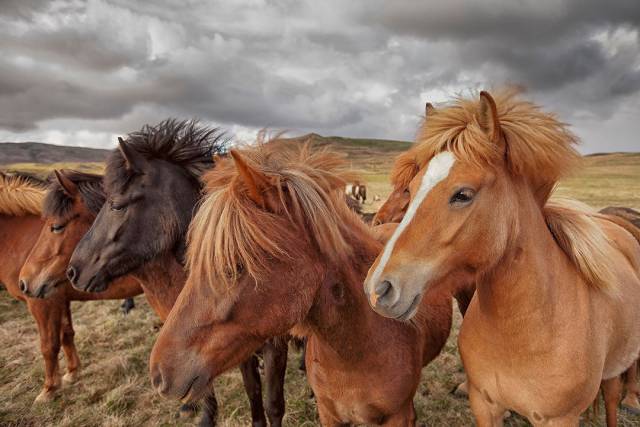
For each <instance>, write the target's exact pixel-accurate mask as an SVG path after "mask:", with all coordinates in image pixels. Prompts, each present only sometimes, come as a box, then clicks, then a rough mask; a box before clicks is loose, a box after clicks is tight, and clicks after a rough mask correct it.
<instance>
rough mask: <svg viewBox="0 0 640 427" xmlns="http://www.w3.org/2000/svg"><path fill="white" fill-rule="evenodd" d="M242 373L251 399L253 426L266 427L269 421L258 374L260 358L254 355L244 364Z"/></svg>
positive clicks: (241, 367) (241, 365) (241, 368)
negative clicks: (265, 411) (266, 416)
mask: <svg viewBox="0 0 640 427" xmlns="http://www.w3.org/2000/svg"><path fill="white" fill-rule="evenodd" d="M240 372H241V373H242V382H243V383H244V390H245V392H246V393H247V396H248V397H249V405H250V406H251V420H252V425H253V427H266V425H267V420H266V418H265V416H264V407H263V406H262V383H261V382H260V372H258V357H257V356H256V355H255V354H252V355H251V357H249V358H248V359H247V360H245V361H244V362H242V363H241V364H240Z"/></svg>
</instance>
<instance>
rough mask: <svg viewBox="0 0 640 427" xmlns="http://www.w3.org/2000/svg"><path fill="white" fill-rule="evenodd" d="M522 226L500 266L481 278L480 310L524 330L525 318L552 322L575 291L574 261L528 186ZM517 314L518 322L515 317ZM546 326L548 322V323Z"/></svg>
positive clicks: (521, 198) (521, 196) (521, 205)
mask: <svg viewBox="0 0 640 427" xmlns="http://www.w3.org/2000/svg"><path fill="white" fill-rule="evenodd" d="M516 229H517V230H510V231H509V233H510V235H511V236H514V237H513V238H512V240H511V242H510V243H509V244H508V245H507V249H506V251H505V253H504V254H503V255H502V257H501V258H500V260H498V261H497V263H496V266H495V267H494V268H493V269H492V270H491V271H489V272H488V273H486V274H484V275H482V276H481V277H479V279H478V282H477V294H478V302H479V307H480V310H481V311H482V313H483V314H484V315H488V316H491V317H492V318H493V319H494V320H495V321H500V320H503V321H504V324H505V325H507V326H510V327H515V328H519V329H520V330H522V325H523V324H522V322H523V321H525V322H528V323H529V324H541V325H550V324H551V322H549V320H550V319H551V318H552V317H553V316H554V315H556V314H557V313H558V310H557V307H558V304H566V302H567V300H566V298H563V295H566V293H567V292H574V291H575V286H576V280H575V277H574V278H573V280H572V279H571V278H570V275H571V273H572V271H573V270H572V268H571V264H570V261H569V260H568V257H567V256H566V254H565V253H564V252H563V251H562V249H561V248H560V247H559V246H558V244H557V243H556V241H555V240H554V238H553V236H552V235H551V232H550V231H549V229H548V227H547V225H546V222H545V219H544V216H543V214H542V210H541V209H540V206H539V204H538V203H537V202H536V200H535V197H534V196H533V194H531V192H530V191H527V189H520V191H518V203H517V226H516ZM514 318H517V319H518V321H517V322H515V321H509V319H511V320H513V319H514ZM542 327H544V326H542Z"/></svg>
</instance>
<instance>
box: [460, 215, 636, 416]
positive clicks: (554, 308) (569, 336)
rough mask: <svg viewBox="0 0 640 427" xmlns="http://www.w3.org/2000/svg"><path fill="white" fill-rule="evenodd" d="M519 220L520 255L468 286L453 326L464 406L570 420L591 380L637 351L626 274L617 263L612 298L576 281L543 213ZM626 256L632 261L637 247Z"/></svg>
mask: <svg viewBox="0 0 640 427" xmlns="http://www.w3.org/2000/svg"><path fill="white" fill-rule="evenodd" d="M525 212H526V210H525ZM529 212H531V211H529ZM533 212H535V211H533ZM607 222H608V221H606V220H603V221H601V225H602V226H603V227H606V228H607V229H609V230H608V231H609V232H608V233H607V234H608V235H609V237H610V238H612V239H614V241H617V242H620V243H621V244H623V245H625V246H628V245H629V244H633V243H634V242H630V241H629V240H630V239H629V238H630V237H631V236H629V235H628V233H626V232H625V231H624V230H620V229H619V227H617V226H612V223H608V224H607ZM521 225H522V230H526V231H523V233H525V234H528V236H521V237H520V238H521V239H522V244H521V245H518V248H517V249H516V251H517V252H519V253H520V254H519V255H518V254H516V253H513V254H506V255H505V262H504V264H501V265H499V266H498V267H497V270H496V271H495V272H494V273H492V274H491V276H490V277H487V278H485V280H483V281H481V282H480V283H479V284H478V290H477V293H478V296H477V298H476V299H475V300H474V301H473V302H472V304H471V305H470V307H469V310H468V311H467V315H466V317H465V321H464V323H463V325H462V329H461V331H460V336H459V346H460V353H461V356H462V359H463V362H464V366H465V369H466V370H467V373H468V376H469V382H470V384H471V388H472V391H471V392H470V394H471V395H472V396H473V397H472V398H471V399H472V406H473V407H474V413H475V412H486V411H487V408H490V411H491V417H492V419H493V420H494V422H495V423H497V422H498V418H499V417H501V416H502V412H503V411H504V410H505V409H507V408H509V409H514V410H515V411H517V412H518V413H520V414H522V415H524V416H526V417H527V418H529V420H531V421H532V422H533V423H534V424H536V425H545V424H546V423H553V422H565V423H567V424H568V425H572V424H575V423H577V420H578V418H579V416H580V414H581V413H582V412H583V411H585V410H586V409H587V408H588V406H589V405H590V404H591V402H593V399H594V398H595V396H596V394H597V392H598V389H599V387H600V383H601V380H607V379H611V378H614V377H617V376H618V375H620V374H621V373H622V372H624V371H625V370H626V369H627V368H628V367H629V366H631V365H632V364H633V363H634V361H635V360H636V359H637V358H638V355H639V354H640V340H639V336H638V334H637V333H635V331H634V329H635V328H636V327H635V325H637V324H638V322H640V315H639V314H640V313H639V312H638V310H637V309H636V308H635V307H638V305H637V304H639V303H640V289H639V288H638V285H637V283H635V282H636V281H637V279H635V278H634V276H635V274H636V273H634V267H633V266H632V265H631V264H630V263H628V264H627V266H625V267H622V268H621V269H620V273H619V274H620V277H619V279H620V281H619V282H618V283H619V285H620V289H619V291H620V294H621V295H625V297H624V304H620V301H619V300H617V299H615V298H612V297H611V296H610V295H606V294H603V293H601V292H599V291H597V290H594V289H592V288H591V287H589V286H588V284H587V283H585V281H584V279H583V278H582V277H581V276H580V275H579V274H577V272H576V269H575V266H574V265H573V263H572V262H571V261H570V260H569V259H568V258H567V256H566V254H565V253H564V252H563V251H562V250H561V249H560V248H559V247H558V245H557V243H556V242H555V240H554V239H553V237H552V236H551V235H550V234H549V233H548V230H547V229H546V224H545V223H544V219H543V218H541V217H538V218H535V219H534V218H532V219H530V220H528V221H526V222H524V221H523V223H521ZM616 228H617V229H616ZM625 234H626V235H625ZM542 236H544V244H541V242H540V241H541V240H542ZM623 242H624V243H623ZM528 243H529V244H528ZM520 251H521V252H520ZM627 255H631V257H633V258H636V259H635V263H636V264H637V262H638V255H637V254H633V253H629V252H627ZM635 268H636V270H635V271H638V270H637V265H636V267H635ZM516 272H517V273H516ZM531 331H535V334H532V333H531ZM532 355H535V357H532ZM578 355H579V356H578ZM474 400H476V402H474ZM477 400H480V401H481V403H478V402H477ZM489 402H492V403H493V404H492V403H489ZM616 404H617V402H616ZM478 407H480V408H482V409H478Z"/></svg>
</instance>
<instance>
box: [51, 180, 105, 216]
mask: <svg viewBox="0 0 640 427" xmlns="http://www.w3.org/2000/svg"><path fill="white" fill-rule="evenodd" d="M64 175H65V176H66V177H67V178H68V179H69V180H70V181H71V182H73V183H74V184H75V185H76V186H77V187H78V193H79V194H80V197H82V201H83V202H84V204H85V206H86V207H87V208H88V209H89V211H90V212H91V213H93V214H95V215H97V214H98V212H99V211H100V208H101V207H102V205H103V204H104V202H105V195H104V189H103V188H102V175H95V174H91V173H84V172H78V171H75V170H65V171H64ZM72 204H73V198H71V197H70V196H69V195H68V194H67V193H66V192H65V191H64V189H63V188H62V185H60V182H58V180H57V179H56V178H55V176H53V175H51V176H49V186H48V188H47V193H46V196H45V198H44V203H43V205H42V213H43V215H45V216H58V217H65V216H67V215H68V214H69V212H71V208H72Z"/></svg>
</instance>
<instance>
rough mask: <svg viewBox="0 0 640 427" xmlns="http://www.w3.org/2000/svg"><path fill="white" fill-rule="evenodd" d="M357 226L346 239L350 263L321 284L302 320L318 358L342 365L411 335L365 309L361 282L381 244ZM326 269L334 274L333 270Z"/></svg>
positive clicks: (373, 354) (332, 268)
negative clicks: (334, 277) (332, 278)
mask: <svg viewBox="0 0 640 427" xmlns="http://www.w3.org/2000/svg"><path fill="white" fill-rule="evenodd" d="M358 221H359V219H358ZM360 227H361V225H360V224H358V225H357V226H355V227H353V231H354V234H353V235H352V236H351V238H350V244H351V246H352V247H353V250H354V252H353V253H354V255H353V257H352V259H351V262H349V263H346V264H344V265H342V266H341V267H340V268H339V269H337V270H338V271H337V277H339V279H337V280H335V281H332V282H327V283H324V284H323V285H322V288H321V289H320V290H319V291H318V295H317V297H316V301H315V303H314V305H313V306H312V308H311V310H310V312H309V315H308V317H307V321H306V323H307V326H308V327H309V330H310V334H309V335H310V337H311V338H312V339H314V340H315V346H314V347H315V349H316V351H318V352H321V353H322V354H323V356H322V359H323V360H328V359H329V360H333V361H334V363H337V364H340V365H343V366H349V365H353V364H358V363H362V360H363V358H366V357H369V358H370V357H376V355H377V354H378V352H379V350H380V348H382V347H383V346H393V345H394V343H395V342H396V341H398V340H402V341H406V335H408V334H409V333H415V331H414V330H413V329H412V328H411V327H408V326H406V325H403V324H401V323H400V322H396V321H393V320H390V319H386V318H384V317H382V316H379V315H378V314H376V313H375V312H374V311H373V310H372V309H371V307H370V306H369V303H368V301H367V299H366V297H365V294H364V292H363V282H364V279H365V277H366V275H367V270H368V269H369V267H370V266H371V264H372V263H373V261H374V260H375V258H376V256H377V255H378V253H379V252H380V249H381V245H380V244H379V243H378V242H377V241H375V240H374V239H373V238H372V237H371V236H369V235H368V233H366V232H364V233H363V232H360V230H359V228H360ZM318 262H321V261H318ZM327 269H328V270H329V271H332V270H333V271H336V269H335V267H330V266H328V267H327ZM403 338H404V339H403ZM413 344H416V342H415V339H414V340H413ZM416 347H417V344H416Z"/></svg>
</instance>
